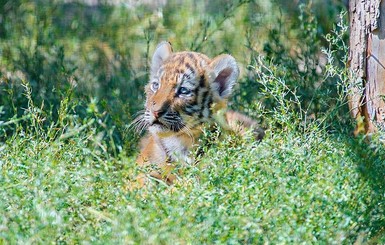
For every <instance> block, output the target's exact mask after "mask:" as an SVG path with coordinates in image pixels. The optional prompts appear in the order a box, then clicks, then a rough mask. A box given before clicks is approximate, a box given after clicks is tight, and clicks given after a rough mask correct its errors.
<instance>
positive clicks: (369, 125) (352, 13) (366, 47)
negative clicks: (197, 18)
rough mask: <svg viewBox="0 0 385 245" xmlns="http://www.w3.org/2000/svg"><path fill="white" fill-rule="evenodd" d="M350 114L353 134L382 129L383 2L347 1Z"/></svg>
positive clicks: (384, 85)
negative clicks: (353, 127) (352, 119)
mask: <svg viewBox="0 0 385 245" xmlns="http://www.w3.org/2000/svg"><path fill="white" fill-rule="evenodd" d="M349 17H350V52H349V63H350V70H351V74H352V78H351V81H350V82H351V88H352V93H351V96H350V100H349V107H350V111H351V114H352V116H353V117H354V118H356V119H357V122H358V124H357V128H356V131H355V132H356V133H365V134H370V133H373V132H375V131H376V130H378V129H385V102H384V98H385V0H350V1H349Z"/></svg>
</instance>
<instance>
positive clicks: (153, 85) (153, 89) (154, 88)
mask: <svg viewBox="0 0 385 245" xmlns="http://www.w3.org/2000/svg"><path fill="white" fill-rule="evenodd" d="M158 89H159V83H158V82H156V81H154V82H152V83H151V90H152V91H153V92H156V91H157V90H158Z"/></svg>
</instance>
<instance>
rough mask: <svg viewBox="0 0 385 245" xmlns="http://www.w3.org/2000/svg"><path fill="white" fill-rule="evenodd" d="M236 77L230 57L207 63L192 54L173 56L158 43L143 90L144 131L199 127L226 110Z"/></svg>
mask: <svg viewBox="0 0 385 245" xmlns="http://www.w3.org/2000/svg"><path fill="white" fill-rule="evenodd" d="M238 75H239V69H238V66H237V64H236V62H235V59H234V58H233V57H232V56H230V55H227V54H223V55H219V56H217V57H215V58H214V59H209V58H208V57H207V56H205V55H204V54H200V53H195V52H176V53H173V52H172V48H171V45H170V44H169V43H168V42H162V43H160V44H159V45H158V46H157V48H156V50H155V53H154V55H153V57H152V62H151V74H150V81H149V83H148V84H147V86H146V88H145V92H146V103H145V108H146V110H145V113H144V116H143V121H144V122H145V124H146V125H145V127H148V128H149V129H150V131H155V132H178V131H181V130H184V129H193V128H195V127H196V126H198V125H201V124H202V123H203V122H205V121H208V120H209V119H210V117H211V116H212V114H213V113H215V111H216V110H218V109H221V107H225V106H226V101H227V98H228V97H229V96H230V94H231V92H232V89H233V86H234V84H235V82H236V80H237V78H238Z"/></svg>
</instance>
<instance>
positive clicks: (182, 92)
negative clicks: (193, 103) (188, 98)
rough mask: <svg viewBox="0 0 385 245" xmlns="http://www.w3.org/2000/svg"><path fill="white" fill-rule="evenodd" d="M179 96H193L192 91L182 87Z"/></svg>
mask: <svg viewBox="0 0 385 245" xmlns="http://www.w3.org/2000/svg"><path fill="white" fill-rule="evenodd" d="M179 94H181V95H190V94H191V90H190V89H188V88H185V87H181V88H180V89H179Z"/></svg>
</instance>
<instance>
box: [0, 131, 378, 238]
mask: <svg viewBox="0 0 385 245" xmlns="http://www.w3.org/2000/svg"><path fill="white" fill-rule="evenodd" d="M97 127H98V125H97V123H90V124H89V127H88V128H86V129H84V130H83V131H79V130H76V129H75V128H74V129H72V130H75V131H74V132H77V133H73V134H72V136H71V137H68V138H66V139H62V140H61V139H60V138H63V137H60V135H59V136H58V137H56V139H52V138H50V137H48V135H45V134H42V132H40V133H39V135H37V134H36V133H35V132H34V131H28V130H27V131H24V130H21V129H19V131H18V133H16V134H14V135H13V136H12V137H10V138H9V139H8V140H6V142H5V143H4V144H2V145H1V152H0V159H1V160H0V165H1V176H0V186H1V187H0V194H1V197H2V198H1V202H0V210H1V211H0V241H2V242H5V243H15V242H18V243H23V244H24V243H43V244H45V243H50V242H59V243H60V242H64V243H87V242H91V243H99V244H105V243H109V244H116V243H150V244H159V243H164V244H175V243H183V244H184V243H192V244H201V243H208V244H211V243H230V244H237V243H253V244H255V243H265V242H269V243H300V242H305V243H326V244H330V243H336V244H341V243H353V242H355V241H375V242H378V241H380V240H379V239H381V235H383V232H384V231H383V228H382V227H384V225H385V219H384V217H385V216H384V210H385V209H384V208H385V207H384V193H383V187H384V184H385V181H384V178H383V173H384V172H385V164H384V162H385V154H384V152H385V151H383V150H384V149H383V147H382V146H381V145H375V146H371V148H370V146H369V145H367V144H364V143H363V142H360V140H359V139H355V138H353V137H351V136H349V135H346V134H344V133H342V132H338V133H334V134H327V133H326V132H325V130H323V129H320V128H319V127H317V126H316V124H314V125H312V126H311V128H310V126H309V129H308V130H306V131H305V132H302V133H300V132H298V131H296V130H290V129H279V128H271V129H269V130H268V132H267V136H266V138H265V139H264V140H263V141H262V142H261V143H257V142H254V141H253V140H251V139H249V138H245V139H239V138H237V137H235V136H228V135H227V136H224V138H223V139H222V140H220V141H217V140H215V137H214V138H213V137H211V138H210V137H209V136H207V138H208V140H213V141H214V142H216V145H215V146H213V147H211V148H208V149H205V151H206V153H205V155H204V156H203V157H202V158H201V159H200V161H199V163H198V164H197V165H194V166H180V168H181V169H183V174H181V175H180V176H179V180H178V181H177V183H176V184H175V185H174V186H166V185H164V184H162V183H157V181H155V180H153V181H152V184H151V185H150V186H149V187H148V188H145V189H140V190H132V189H131V183H130V182H131V181H132V180H133V179H134V177H135V175H136V172H137V171H138V169H137V167H136V166H135V163H134V158H133V157H127V156H125V154H123V153H121V154H118V155H114V154H111V153H109V150H108V145H111V144H110V143H108V142H106V141H103V140H100V135H99V134H98V133H97ZM69 131H71V130H69ZM378 234H379V236H376V235H378ZM373 239H374V240H373ZM382 241H384V240H382Z"/></svg>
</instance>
